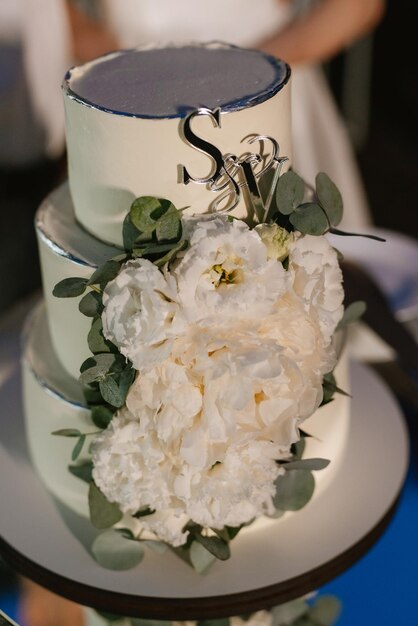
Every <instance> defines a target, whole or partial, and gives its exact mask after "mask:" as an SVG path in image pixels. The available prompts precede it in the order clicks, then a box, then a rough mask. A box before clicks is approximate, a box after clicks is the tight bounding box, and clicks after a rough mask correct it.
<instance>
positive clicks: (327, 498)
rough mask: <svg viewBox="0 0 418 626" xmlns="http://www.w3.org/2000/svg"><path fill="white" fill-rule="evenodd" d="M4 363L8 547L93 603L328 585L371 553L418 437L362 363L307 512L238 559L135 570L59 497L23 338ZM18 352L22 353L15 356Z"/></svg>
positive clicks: (278, 525)
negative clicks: (27, 386)
mask: <svg viewBox="0 0 418 626" xmlns="http://www.w3.org/2000/svg"><path fill="white" fill-rule="evenodd" d="M16 345H17V344H16V338H15V339H14V343H13V342H12V341H11V340H10V341H9V348H10V349H9V357H8V361H7V364H6V366H5V363H3V367H1V365H2V364H1V362H0V410H1V419H0V442H1V443H0V495H1V503H2V506H1V516H0V537H1V539H0V552H1V553H2V555H3V556H4V558H5V559H6V560H7V561H8V562H9V563H10V565H11V566H12V567H13V568H14V569H16V570H17V571H18V572H20V573H21V574H23V575H25V576H27V577H28V578H31V579H33V580H34V581H35V582H37V583H39V584H40V585H42V586H44V587H46V588H48V589H50V590H51V591H53V592H55V593H57V594H59V595H61V596H64V597H67V598H69V599H71V600H74V601H76V602H78V603H80V604H83V605H85V606H90V607H93V608H96V609H99V610H101V611H107V612H111V613H115V614H119V615H129V616H131V617H142V618H151V619H161V620H174V619H175V620H186V619H215V618H221V617H225V616H231V615H240V614H246V613H250V612H253V611H256V610H259V609H266V608H269V607H272V606H274V605H278V604H281V603H283V602H287V601H290V600H292V599H294V598H297V597H300V596H302V595H304V594H305V593H307V592H310V591H312V590H314V589H317V588H318V587H320V586H321V585H323V584H324V583H326V582H328V581H329V580H331V579H332V578H334V577H335V576H337V575H338V574H340V573H342V572H343V571H344V570H346V569H347V568H348V567H350V566H351V565H352V564H354V563H355V562H356V561H357V560H358V559H359V558H360V557H362V556H363V555H364V554H365V553H366V552H367V551H368V550H369V548H370V547H371V546H372V545H373V544H374V543H375V541H376V540H377V539H378V538H379V536H380V535H381V534H382V532H383V531H384V529H385V528H386V526H387V524H388V523H389V521H390V519H391V517H392V515H393V513H394V511H395V508H396V505H397V502H398V499H399V496H400V492H401V489H402V485H403V482H404V479H405V475H406V471H407V465H408V438H407V432H406V428H405V425H404V421H403V418H402V415H401V412H400V410H399V407H398V406H397V404H396V402H395V400H394V398H393V396H392V395H391V393H390V392H389V391H388V389H387V388H386V387H385V386H384V384H383V383H382V382H381V380H380V379H379V378H378V377H377V376H376V375H375V374H374V373H373V372H372V371H371V370H369V369H368V368H366V367H365V366H364V365H360V364H359V363H356V362H353V363H351V368H350V369H351V388H352V396H353V398H352V411H351V413H352V415H351V424H350V430H349V436H348V442H347V447H346V453H345V456H344V457H343V458H342V459H341V463H340V464H339V466H338V469H337V471H336V473H335V477H334V479H333V480H332V481H331V483H330V484H329V485H328V486H327V488H326V489H325V490H324V491H323V492H322V493H320V494H318V496H317V497H314V498H313V499H312V500H311V502H310V503H309V504H308V505H307V506H306V507H305V508H303V509H302V510H301V511H299V512H298V513H294V514H286V516H284V517H283V518H281V519H279V520H276V521H274V520H272V521H269V522H268V525H267V527H266V528H263V529H259V530H257V528H255V529H254V530H251V528H250V529H247V530H246V531H245V532H243V533H242V534H240V535H239V536H238V537H237V538H236V539H235V540H234V542H233V543H232V558H231V559H230V560H229V561H226V562H223V563H216V564H215V565H214V567H213V568H212V570H211V571H210V572H209V574H208V575H206V576H199V575H197V574H196V573H195V572H194V571H193V570H192V569H191V568H190V567H189V566H187V565H186V564H185V563H183V562H182V561H181V560H180V559H178V557H176V556H175V555H174V554H172V553H171V552H169V551H168V552H167V553H166V554H164V555H163V556H161V555H157V554H147V556H146V557H145V558H144V560H143V561H142V563H141V564H139V565H138V566H137V567H136V568H135V569H133V570H129V571H125V572H114V571H109V570H106V569H103V568H102V567H100V566H99V565H98V564H97V563H96V562H95V561H94V560H93V558H92V557H91V555H90V553H89V545H90V543H91V540H92V537H93V536H94V531H93V529H92V528H91V526H90V523H89V522H88V520H85V519H83V518H81V517H79V516H77V515H76V514H75V513H73V512H71V511H69V510H68V509H66V508H65V507H64V506H63V505H61V504H59V503H58V502H57V501H56V500H54V498H53V497H52V496H51V495H50V494H49V493H48V492H47V490H46V489H45V487H44V486H43V484H42V483H41V481H40V480H39V479H38V477H37V475H36V474H35V472H34V470H33V467H32V465H31V461H30V458H29V456H28V452H27V449H26V446H25V435H24V423H23V415H22V408H21V400H20V398H21V389H20V374H19V363H18V358H17V352H18V349H17V347H16ZM11 353H13V354H12V356H10V355H11Z"/></svg>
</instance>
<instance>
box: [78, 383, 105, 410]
mask: <svg viewBox="0 0 418 626" xmlns="http://www.w3.org/2000/svg"><path fill="white" fill-rule="evenodd" d="M83 394H84V398H85V400H86V402H87V404H88V405H91V404H103V398H102V394H101V393H100V390H99V385H98V383H92V384H91V385H87V386H84V387H83Z"/></svg>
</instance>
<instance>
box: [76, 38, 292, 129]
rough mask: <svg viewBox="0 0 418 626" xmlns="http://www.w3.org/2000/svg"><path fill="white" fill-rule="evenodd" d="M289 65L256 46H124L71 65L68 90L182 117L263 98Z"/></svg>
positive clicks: (115, 106)
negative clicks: (190, 113)
mask: <svg viewBox="0 0 418 626" xmlns="http://www.w3.org/2000/svg"><path fill="white" fill-rule="evenodd" d="M289 74H290V70H289V68H288V66H287V65H286V64H285V63H284V62H283V61H280V60H278V59H275V58H274V57H271V56H269V55H265V54H262V53H260V52H258V51H255V50H242V49H240V48H235V47H233V46H226V45H224V44H220V43H212V44H208V45H205V46H201V45H197V44H190V45H187V46H183V47H175V46H170V47H165V48H152V49H145V50H144V49H143V50H124V51H121V52H115V53H111V54H108V55H106V56H104V57H101V58H99V59H97V60H95V61H92V62H90V63H87V64H85V65H83V66H81V67H76V68H73V69H72V70H70V71H69V72H68V73H67V75H66V77H65V82H64V88H65V89H66V91H67V93H68V95H69V96H70V97H72V98H75V99H76V100H78V101H80V102H83V103H85V104H87V105H90V106H93V107H94V108H98V109H102V110H105V111H109V112H112V113H116V114H120V115H128V116H133V117H145V118H172V117H184V116H185V115H187V113H189V112H190V111H192V110H194V109H197V108H199V107H202V106H205V107H210V108H216V107H222V110H223V111H224V112H227V111H237V110H240V109H242V108H246V107H248V106H252V105H254V104H259V103H261V102H264V101H265V100H267V99H268V98H270V97H271V96H272V95H274V94H275V93H277V92H278V91H279V90H280V89H281V88H282V87H283V86H284V85H285V84H286V83H287V81H288V79H289Z"/></svg>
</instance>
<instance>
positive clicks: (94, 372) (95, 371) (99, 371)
mask: <svg viewBox="0 0 418 626" xmlns="http://www.w3.org/2000/svg"><path fill="white" fill-rule="evenodd" d="M106 372H107V369H105V368H103V366H101V365H95V366H94V367H90V368H89V369H88V370H85V371H84V372H83V373H82V374H80V376H79V379H78V380H79V381H80V383H82V384H83V385H90V383H93V382H95V381H98V380H101V379H102V378H103V377H104V375H105V374H106Z"/></svg>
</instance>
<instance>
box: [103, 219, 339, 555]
mask: <svg viewBox="0 0 418 626" xmlns="http://www.w3.org/2000/svg"><path fill="white" fill-rule="evenodd" d="M187 230H188V232H189V233H190V246H189V248H188V249H187V250H186V252H185V253H184V254H183V255H182V257H181V258H180V259H179V260H178V262H177V264H176V266H175V267H174V268H173V269H172V271H171V273H170V274H169V273H168V272H166V273H162V272H161V271H160V270H158V269H157V268H156V267H155V266H154V265H153V264H152V263H150V262H149V261H145V260H142V259H141V260H136V261H131V262H129V263H127V264H126V266H125V267H124V268H123V270H122V271H121V272H120V274H119V275H118V277H117V278H116V279H115V280H114V281H112V282H110V283H109V284H108V285H107V287H106V289H105V292H104V297H103V302H104V306H105V309H104V312H103V327H104V334H105V336H106V337H107V338H109V339H111V340H112V341H114V343H116V345H117V346H118V347H119V348H120V350H121V352H122V354H124V355H125V356H126V357H128V358H129V359H131V360H132V362H133V364H134V367H135V368H136V369H137V370H138V375H137V377H136V379H135V381H134V383H133V384H132V386H131V388H130V390H129V393H128V397H127V400H126V407H124V408H123V409H121V410H120V411H119V412H118V413H117V414H116V416H115V417H114V418H113V420H112V422H111V424H110V425H109V426H108V428H107V429H106V430H105V431H103V433H101V434H100V435H99V436H98V437H96V438H95V440H94V443H93V446H92V454H93V463H94V470H93V478H94V480H95V482H96V484H97V486H98V487H99V488H100V489H101V491H102V492H103V493H104V494H105V496H106V497H107V498H108V499H109V501H111V502H117V503H118V504H119V506H120V508H121V510H122V511H123V512H124V513H130V514H134V513H136V512H137V511H139V510H140V509H142V508H144V507H149V508H151V509H154V510H155V511H156V512H155V513H154V514H152V515H149V516H147V517H144V518H143V519H142V520H141V523H142V524H143V526H144V527H145V528H147V529H148V530H150V531H151V532H153V533H155V534H156V535H157V536H158V537H160V538H161V539H162V540H164V541H167V542H168V543H171V544H172V545H175V546H178V545H182V544H184V543H185V541H186V540H187V531H186V532H185V531H184V526H185V524H186V523H187V521H188V520H189V519H191V520H193V521H194V522H196V523H198V524H201V525H202V526H203V527H211V528H222V527H223V526H225V525H230V526H239V525H241V524H245V523H247V522H250V521H251V520H252V519H253V518H256V517H259V516H260V515H263V514H271V513H272V512H273V504H272V498H273V496H274V493H275V480H276V478H277V477H278V476H279V475H280V473H281V472H283V471H284V470H283V469H281V468H280V466H279V465H278V463H277V461H279V460H283V459H286V458H288V457H289V455H290V447H291V445H292V443H294V442H296V441H297V440H298V439H299V426H300V424H301V422H302V421H303V420H304V419H306V418H307V417H309V416H310V415H312V413H313V412H314V411H315V410H316V409H317V408H318V406H319V405H320V403H321V401H322V380H323V376H324V374H325V373H327V372H329V371H331V370H332V369H333V367H334V365H335V360H336V357H335V353H334V350H333V347H332V344H331V341H330V340H331V337H332V334H333V332H334V330H335V327H336V325H337V323H338V321H339V320H340V318H341V315H342V300H343V291H342V286H341V271H340V269H339V267H338V263H337V257H336V253H335V252H334V250H333V249H332V247H331V246H330V244H329V243H328V241H327V240H326V239H325V238H323V237H309V236H305V237H298V238H293V237H290V236H289V237H286V236H284V240H283V241H282V238H281V235H282V234H283V233H279V234H278V239H277V238H276V239H277V241H276V240H275V235H274V233H273V232H271V233H268V237H267V238H268V239H269V237H270V235H271V234H272V237H270V239H271V240H272V243H274V242H275V244H274V245H275V246H276V247H275V252H274V253H273V252H272V251H271V250H270V251H268V247H267V246H266V243H265V242H264V239H265V237H264V238H263V233H262V232H261V234H257V232H255V231H254V230H250V229H249V228H248V227H247V226H246V225H245V224H244V223H243V222H240V221H237V220H233V221H230V220H229V219H228V218H227V217H224V216H216V217H215V218H214V219H210V220H203V221H196V220H194V221H193V220H190V221H188V223H187ZM273 230H274V229H273ZM264 234H265V233H264ZM276 234H277V233H276ZM279 235H280V236H279ZM279 240H280V241H279ZM279 244H280V245H279ZM277 246H279V248H280V249H281V248H282V247H283V249H285V250H286V254H287V250H288V252H289V269H288V271H285V270H284V268H283V267H282V265H281V263H280V262H279V261H277V260H276V258H277V255H279V256H280V255H281V252H280V250H279V251H278V249H277ZM273 247H274V246H273ZM282 252H283V250H282ZM279 253H280V254H279ZM272 256H273V257H275V258H269V257H272Z"/></svg>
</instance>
